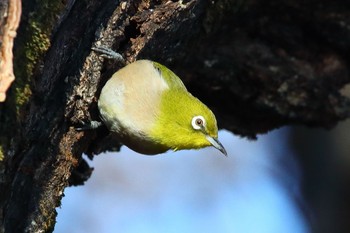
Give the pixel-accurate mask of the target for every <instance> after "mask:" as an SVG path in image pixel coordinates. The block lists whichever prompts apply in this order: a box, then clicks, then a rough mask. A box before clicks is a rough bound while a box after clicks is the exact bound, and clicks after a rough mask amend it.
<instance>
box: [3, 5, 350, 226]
mask: <svg viewBox="0 0 350 233" xmlns="http://www.w3.org/2000/svg"><path fill="white" fill-rule="evenodd" d="M53 2H54V1H53ZM26 4H27V5H25V4H24V8H23V15H22V18H23V19H22V22H21V26H20V29H19V30H20V31H19V32H18V37H19V38H18V40H20V37H21V38H25V36H26V35H25V32H26V30H28V28H29V27H30V26H33V23H32V21H31V17H33V16H32V14H31V13H33V12H34V11H35V10H37V7H38V6H39V5H40V4H42V2H41V1H39V0H37V1H35V0H28V1H26ZM64 4H65V5H63V6H61V7H62V8H57V9H58V12H59V13H60V14H56V16H59V17H58V18H57V19H55V20H54V21H53V22H55V23H54V24H53V25H51V26H50V27H46V29H45V31H46V33H47V32H49V35H47V34H46V37H44V38H49V44H48V46H47V48H48V49H47V50H46V49H45V52H44V53H42V55H39V56H38V57H37V58H36V59H32V60H30V59H28V60H30V62H31V64H32V65H33V69H32V72H31V73H29V74H28V73H26V74H25V75H24V77H22V78H21V79H20V80H27V81H24V82H27V83H28V82H30V89H31V92H32V95H31V98H30V99H29V100H28V102H27V103H26V104H22V103H20V109H19V110H18V111H16V113H14V111H13V109H11V107H10V106H9V104H7V105H6V103H5V104H3V105H0V111H1V112H0V114H1V115H0V117H1V118H0V129H1V131H0V139H1V140H0V142H1V143H2V144H3V145H2V147H3V148H5V150H4V151H5V159H4V160H3V161H2V162H0V163H1V166H0V169H1V173H0V174H1V179H0V190H1V194H0V217H1V222H0V232H3V231H5V232H50V231H52V230H53V228H54V225H55V217H56V211H55V207H57V206H59V205H60V200H61V198H62V196H63V191H64V188H65V187H66V186H68V185H69V184H82V183H83V182H84V181H85V180H86V179H88V177H89V175H90V174H91V172H92V170H91V168H89V167H88V166H87V164H86V163H85V162H84V160H82V157H81V155H82V153H83V152H85V153H87V154H89V155H90V156H92V155H93V154H96V153H99V152H101V151H103V150H106V149H109V150H111V149H116V150H117V149H118V147H119V146H118V144H117V143H116V142H113V143H111V142H110V140H107V138H108V132H107V131H106V130H105V129H101V130H99V131H89V132H78V131H76V130H75V127H76V126H78V125H79V124H80V123H81V121H85V122H86V121H89V120H91V119H92V120H97V119H98V112H97V108H96V99H97V98H98V96H99V91H100V90H101V88H102V86H103V84H104V83H105V82H106V80H107V79H108V78H109V77H110V75H111V74H112V73H113V72H115V71H116V70H117V69H118V68H120V67H121V66H122V65H123V64H118V63H116V62H113V61H105V60H104V59H103V58H101V57H100V56H99V54H97V53H95V52H93V51H92V50H91V48H92V47H93V46H95V45H103V46H105V47H108V48H112V49H114V50H116V51H118V52H119V53H121V54H122V55H123V56H124V57H125V58H126V60H127V62H132V61H134V60H136V59H141V58H147V59H153V60H156V61H159V62H161V63H163V64H165V65H166V66H168V67H169V68H171V69H172V70H174V71H175V73H177V74H178V75H179V76H180V77H181V78H182V79H183V80H184V82H185V83H186V85H187V86H188V88H189V90H190V91H191V92H192V93H193V94H194V95H196V96H197V97H199V98H200V99H201V100H202V101H203V102H205V103H207V104H208V105H209V106H210V107H211V108H212V109H213V111H214V112H215V113H216V115H217V117H218V122H219V125H220V126H221V127H223V128H226V129H228V130H230V131H232V132H234V133H237V134H240V135H242V136H247V137H250V138H254V137H255V136H256V134H258V133H265V132H267V131H269V130H272V129H275V128H277V127H280V126H283V125H290V124H302V125H308V126H318V127H327V128H329V127H331V126H334V125H335V124H336V123H337V122H339V121H341V120H343V119H345V118H348V116H349V114H350V101H349V98H347V97H346V95H344V93H346V88H347V84H349V81H350V80H349V71H348V65H349V55H348V54H349V52H350V29H349V28H350V21H349V19H350V17H349V16H350V3H346V2H343V1H340V0H339V1H338V0H334V1H307V2H303V1H297V0H288V1H277V0H276V1H275V0H269V1H254V0H246V1H240V0H231V1H230V0H218V1H204V0H191V1H184V2H177V1H162V0H159V1H156V0H154V1H141V0H139V1H120V2H119V1H115V0H106V1H100V0H90V1H87V0H85V1H84V0H82V1H67V2H65V3H64ZM40 6H41V5H40ZM57 9H56V10H57ZM44 10H45V9H43V11H44ZM46 10H47V11H52V10H51V9H46ZM43 15H44V16H43V17H42V18H41V20H42V21H46V20H48V19H47V18H48V17H49V16H48V15H47V14H43ZM52 17H53V16H50V17H49V18H50V20H51V21H52ZM39 18H40V17H39ZM1 20H2V19H1ZM1 20H0V22H2V21H1ZM48 28H50V30H48ZM38 38H39V41H40V38H43V36H41V37H38ZM43 41H44V39H43ZM21 44H23V43H20V42H18V44H17V50H15V56H18V57H20V56H24V51H23V50H20V49H19V48H20V47H21ZM45 48H46V47H45ZM39 54H41V53H39ZM23 59H24V58H23ZM21 61H23V60H21ZM21 61H18V60H17V63H18V64H20V62H21ZM23 73H24V72H21V73H20V74H19V75H18V76H21V75H23ZM16 78H17V77H16ZM13 88H14V87H13ZM10 95H11V94H10ZM11 98H12V99H15V100H16V98H18V97H16V95H15V94H12V95H11ZM15 100H12V102H10V103H13V104H17V103H18V101H17V102H16V101H15ZM9 101H11V100H9ZM9 116H14V117H12V118H11V119H12V122H13V121H15V123H11V124H9V123H8V122H9V120H8V119H9ZM13 125H15V126H16V130H14V128H13ZM11 127H12V128H11ZM11 129H12V131H11ZM106 137H107V138H106ZM4 138H6V139H7V140H5V139H4ZM0 150H1V148H0ZM348 230H349V229H348Z"/></svg>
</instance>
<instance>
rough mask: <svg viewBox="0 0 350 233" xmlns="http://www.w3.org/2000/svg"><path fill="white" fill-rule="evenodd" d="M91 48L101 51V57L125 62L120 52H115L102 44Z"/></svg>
mask: <svg viewBox="0 0 350 233" xmlns="http://www.w3.org/2000/svg"><path fill="white" fill-rule="evenodd" d="M91 49H92V51H95V52H98V53H101V57H104V58H107V59H115V60H117V61H119V62H125V60H124V58H123V56H122V55H121V54H120V53H117V52H115V51H113V50H112V49H110V48H107V47H104V46H98V47H92V48H91Z"/></svg>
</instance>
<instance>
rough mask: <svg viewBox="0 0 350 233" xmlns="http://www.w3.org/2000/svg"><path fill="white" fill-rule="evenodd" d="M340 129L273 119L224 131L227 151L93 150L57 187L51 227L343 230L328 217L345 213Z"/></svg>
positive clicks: (344, 143)
mask: <svg viewBox="0 0 350 233" xmlns="http://www.w3.org/2000/svg"><path fill="white" fill-rule="evenodd" d="M348 129H349V122H344V123H341V124H339V125H338V126H337V127H336V128H335V129H333V130H331V131H327V130H321V129H309V128H304V127H291V128H281V129H279V130H275V131H272V132H270V133H268V134H266V135H260V136H259V137H258V140H256V141H249V140H247V139H245V138H240V137H237V136H235V135H233V134H231V133H230V132H227V131H224V130H222V131H220V133H219V138H220V140H221V142H222V144H223V145H224V146H225V147H226V149H227V152H228V155H229V156H228V157H225V156H223V155H222V154H221V153H220V152H219V151H217V150H215V149H213V148H207V149H203V150H199V151H179V152H168V153H166V154H162V155H158V156H144V155H140V154H137V153H135V152H133V151H130V150H129V149H128V148H126V147H122V150H121V152H120V153H107V154H101V155H99V156H97V157H95V159H94V160H93V161H91V163H90V164H91V166H93V167H94V168H95V170H94V172H93V175H92V177H91V178H90V179H89V180H88V181H87V183H86V184H85V185H84V186H80V187H70V188H67V189H66V190H65V197H64V198H63V201H62V206H61V208H57V211H58V218H57V224H56V227H55V231H54V232H56V233H63V232H71V233H83V232H84V233H87V232H88V233H90V232H91V233H95V232H96V233H97V232H99V233H112V232H122V233H124V232H125V233H134V232H135V233H136V232H137V233H139V232H156V233H157V232H174V233H175V232H182V233H186V232H189V233H191V232H204V233H206V232H221V233H225V232H239V233H254V232H256V233H281V232H283V233H289V232H290V233H306V232H346V231H343V230H345V229H346V227H345V228H344V224H345V223H344V224H340V223H339V224H335V223H336V222H337V220H338V219H342V218H340V215H341V214H345V215H346V214H347V213H346V211H343V210H346V208H343V207H344V205H345V204H346V202H344V201H343V199H342V197H343V195H344V196H345V195H347V192H346V190H345V188H344V187H347V185H346V184H345V183H344V180H347V179H341V178H344V177H347V173H348V170H349V169H348V167H349V166H348V165H349V159H348V156H347V154H348V153H347V152H348V147H349V146H348V144H349V143H348V142H349V137H348V134H347V132H348ZM342 188H344V190H342ZM344 200H345V198H344ZM343 217H345V216H343ZM343 219H344V218H343ZM345 226H346V224H345Z"/></svg>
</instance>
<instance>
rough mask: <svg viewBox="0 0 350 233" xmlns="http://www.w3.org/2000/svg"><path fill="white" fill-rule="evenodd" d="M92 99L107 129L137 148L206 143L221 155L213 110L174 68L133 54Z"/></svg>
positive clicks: (154, 150) (148, 150) (156, 150)
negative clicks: (184, 82) (190, 90)
mask: <svg viewBox="0 0 350 233" xmlns="http://www.w3.org/2000/svg"><path fill="white" fill-rule="evenodd" d="M96 50H97V51H100V52H104V53H106V49H102V50H101V49H95V51H96ZM107 53H108V55H110V54H112V52H110V51H107ZM117 59H120V55H117ZM97 105H98V110H99V113H100V118H101V119H102V122H103V123H104V125H105V126H107V128H108V129H109V131H111V132H113V133H114V134H115V135H116V136H117V138H118V140H119V141H120V142H121V143H122V144H124V145H126V146H127V147H129V148H130V149H131V150H134V151H136V152H138V153H141V154H145V155H156V154H161V153H164V152H166V151H168V150H173V151H178V150H186V149H201V148H204V147H210V146H212V147H215V148H216V149H218V150H219V151H220V152H222V153H223V154H224V155H225V156H227V152H226V150H225V148H224V146H223V145H222V144H221V143H220V141H219V140H218V127H217V121H216V118H215V115H214V114H213V112H212V111H211V110H210V109H209V108H208V107H207V106H206V105H205V104H204V103H202V102H201V101H200V100H199V99H198V98H196V97H194V96H193V95H192V94H191V93H190V92H189V91H188V90H187V89H186V87H185V85H184V84H183V82H182V81H181V79H180V78H179V77H178V76H177V75H176V74H175V73H173V72H172V71H171V70H170V69H168V68H167V67H165V66H164V65H161V64H160V63H157V62H155V61H151V60H136V61H135V62H132V63H130V64H128V65H126V66H124V67H123V68H121V69H119V70H118V71H117V72H115V73H114V74H113V75H112V77H111V78H110V79H109V80H108V81H107V82H106V84H105V85H104V86H103V87H102V90H101V94H100V96H99V99H98V102H97Z"/></svg>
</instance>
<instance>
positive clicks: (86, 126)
mask: <svg viewBox="0 0 350 233" xmlns="http://www.w3.org/2000/svg"><path fill="white" fill-rule="evenodd" d="M79 122H80V123H81V124H82V125H83V126H82V127H79V128H75V129H76V130H77V131H84V130H90V129H97V128H99V127H100V126H102V122H99V121H90V122H88V123H85V122H84V121H82V120H79Z"/></svg>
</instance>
